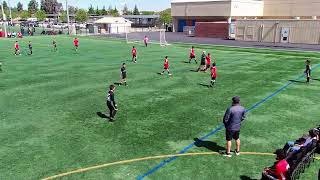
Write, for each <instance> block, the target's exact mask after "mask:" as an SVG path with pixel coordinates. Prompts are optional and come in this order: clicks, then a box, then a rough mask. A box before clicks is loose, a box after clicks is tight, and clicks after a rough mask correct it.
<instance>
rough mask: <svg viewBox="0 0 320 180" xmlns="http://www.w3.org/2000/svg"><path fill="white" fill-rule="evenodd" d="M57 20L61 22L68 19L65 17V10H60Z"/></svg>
mask: <svg viewBox="0 0 320 180" xmlns="http://www.w3.org/2000/svg"><path fill="white" fill-rule="evenodd" d="M59 20H60V21H61V22H67V21H68V19H67V12H65V11H64V12H62V13H61V14H60V16H59Z"/></svg>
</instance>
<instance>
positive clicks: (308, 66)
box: [304, 59, 311, 83]
mask: <svg viewBox="0 0 320 180" xmlns="http://www.w3.org/2000/svg"><path fill="white" fill-rule="evenodd" d="M304 73H305V75H306V77H307V83H309V82H310V78H311V61H310V60H309V59H308V60H306V70H305V71H304Z"/></svg>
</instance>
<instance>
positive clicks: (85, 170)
mask: <svg viewBox="0 0 320 180" xmlns="http://www.w3.org/2000/svg"><path fill="white" fill-rule="evenodd" d="M205 155H219V153H218V152H199V153H185V154H169V155H158V156H149V157H143V158H136V159H130V160H122V161H116V162H112V163H106V164H101V165H96V166H91V167H87V168H80V169H76V170H73V171H69V172H65V173H61V174H57V175H54V176H50V177H47V178H43V179H42V180H51V179H56V178H61V177H64V176H69V175H72V174H77V173H83V172H87V171H91V170H95V169H101V168H105V167H110V166H115V165H123V164H131V163H134V162H139V161H147V160H156V159H164V158H169V157H177V156H179V157H182V156H188V157H190V156H205ZM241 155H256V156H274V154H273V153H262V152H241Z"/></svg>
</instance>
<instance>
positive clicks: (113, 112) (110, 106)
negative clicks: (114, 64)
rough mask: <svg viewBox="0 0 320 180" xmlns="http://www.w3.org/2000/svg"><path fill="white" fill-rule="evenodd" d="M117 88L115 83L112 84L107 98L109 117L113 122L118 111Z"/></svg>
mask: <svg viewBox="0 0 320 180" xmlns="http://www.w3.org/2000/svg"><path fill="white" fill-rule="evenodd" d="M115 90H116V86H115V85H113V84H112V85H110V87H109V92H108V94H107V99H106V104H107V107H108V109H109V111H110V116H109V118H110V121H111V122H113V121H114V117H115V116H116V113H117V111H118V108H117V104H116V101H115V100H114V91H115Z"/></svg>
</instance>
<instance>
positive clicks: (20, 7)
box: [17, 2, 23, 12]
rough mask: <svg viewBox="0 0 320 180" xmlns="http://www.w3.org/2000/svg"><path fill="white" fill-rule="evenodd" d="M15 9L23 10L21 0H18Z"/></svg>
mask: <svg viewBox="0 0 320 180" xmlns="http://www.w3.org/2000/svg"><path fill="white" fill-rule="evenodd" d="M17 11H18V12H21V11H23V4H22V3H21V2H18V4H17Z"/></svg>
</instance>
